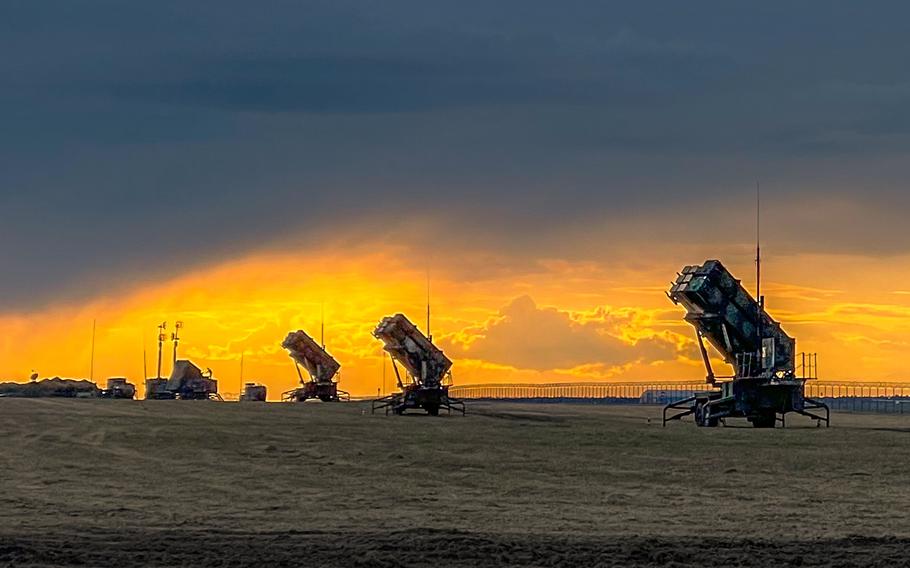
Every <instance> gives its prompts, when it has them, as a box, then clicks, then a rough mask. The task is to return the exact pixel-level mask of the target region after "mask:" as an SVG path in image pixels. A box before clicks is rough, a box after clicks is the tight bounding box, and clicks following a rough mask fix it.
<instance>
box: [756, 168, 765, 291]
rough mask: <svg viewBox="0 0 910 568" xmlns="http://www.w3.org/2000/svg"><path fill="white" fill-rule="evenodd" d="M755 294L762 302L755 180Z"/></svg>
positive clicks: (758, 188) (758, 192) (758, 194)
mask: <svg viewBox="0 0 910 568" xmlns="http://www.w3.org/2000/svg"><path fill="white" fill-rule="evenodd" d="M755 294H756V295H757V296H758V298H757V299H758V303H759V305H762V304H763V303H764V302H763V301H762V297H761V185H759V182H757V181H756V182H755Z"/></svg>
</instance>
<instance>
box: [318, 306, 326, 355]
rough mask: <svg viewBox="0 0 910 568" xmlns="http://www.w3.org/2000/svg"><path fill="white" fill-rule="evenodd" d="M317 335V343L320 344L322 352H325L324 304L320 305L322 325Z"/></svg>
mask: <svg viewBox="0 0 910 568" xmlns="http://www.w3.org/2000/svg"><path fill="white" fill-rule="evenodd" d="M319 333H320V337H319V342H320V343H322V350H323V351H325V302H323V303H322V324H321V326H320V331H319Z"/></svg>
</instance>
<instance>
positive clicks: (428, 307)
mask: <svg viewBox="0 0 910 568" xmlns="http://www.w3.org/2000/svg"><path fill="white" fill-rule="evenodd" d="M427 339H429V340H430V343H432V342H433V333H432V332H431V331H430V267H429V266H427Z"/></svg>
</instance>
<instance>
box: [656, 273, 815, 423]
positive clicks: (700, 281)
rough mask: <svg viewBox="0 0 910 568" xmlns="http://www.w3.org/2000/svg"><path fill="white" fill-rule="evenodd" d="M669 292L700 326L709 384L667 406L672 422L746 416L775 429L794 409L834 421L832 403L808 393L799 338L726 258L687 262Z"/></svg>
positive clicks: (666, 414)
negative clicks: (725, 372)
mask: <svg viewBox="0 0 910 568" xmlns="http://www.w3.org/2000/svg"><path fill="white" fill-rule="evenodd" d="M667 295H668V296H669V298H670V300H672V301H673V303H674V304H678V305H681V306H682V307H683V308H685V310H686V316H685V320H686V321H687V322H689V323H690V324H691V325H692V326H693V327H694V328H695V335H696V338H697V340H698V345H699V349H700V351H701V356H702V360H703V361H704V364H705V369H706V371H707V377H706V382H707V383H708V385H710V388H709V389H708V390H705V391H703V392H696V393H695V394H694V395H693V396H689V397H687V398H684V399H682V400H679V401H677V402H674V403H672V404H668V405H667V406H666V407H664V412H663V422H664V424H665V425H666V423H667V422H668V421H670V420H679V419H681V418H682V417H684V416H690V415H692V416H694V418H695V423H696V424H697V425H699V426H717V425H718V424H719V423H720V422H722V421H723V420H724V419H726V418H731V417H741V418H746V419H747V420H749V422H751V423H752V425H753V426H755V427H756V428H773V427H774V426H775V425H776V424H777V422H778V421H779V422H780V423H781V424H782V425H783V424H785V416H786V415H787V414H788V413H791V412H793V413H796V414H802V415H805V416H809V417H811V418H813V419H815V420H817V421H818V423H819V424H820V423H821V422H824V423H825V424H826V425H828V424H829V422H830V420H829V418H830V412H829V409H828V407H827V406H826V405H825V404H823V403H821V402H819V401H815V400H812V399H809V398H806V396H805V383H806V379H805V378H803V377H798V376H797V374H796V340H795V339H793V338H792V337H790V336H789V335H787V333H786V332H785V331H784V330H783V328H782V327H781V325H780V323H778V322H777V321H775V320H774V319H773V318H772V317H771V316H770V315H768V313H767V312H766V311H765V307H764V300H763V299H759V300H756V299H754V298H753V297H752V296H750V295H749V293H748V292H747V291H746V289H745V288H743V286H742V284H741V282H740V281H739V280H737V279H736V278H734V277H733V275H732V274H730V272H728V271H727V269H726V268H724V266H723V264H721V263H720V261H717V260H709V261H707V262H705V263H704V264H702V265H699V266H687V267H685V268H684V269H683V270H682V272H681V273H679V275H678V277H677V279H676V281H675V282H674V283H673V284H672V286H671V288H670V291H669V292H668V294H667ZM706 340H707V342H708V343H709V344H710V345H711V346H713V347H714V348H715V349H716V350H717V351H718V352H719V353H720V354H721V355H722V356H723V358H724V361H725V362H726V363H727V364H728V365H730V366H731V367H732V368H733V375H732V376H727V377H718V376H716V375H715V374H714V370H713V368H712V366H711V360H710V358H709V356H708V351H707V347H706V345H705V341H706ZM815 410H823V411H824V416H822V415H820V414H816V413H814V412H812V411H815Z"/></svg>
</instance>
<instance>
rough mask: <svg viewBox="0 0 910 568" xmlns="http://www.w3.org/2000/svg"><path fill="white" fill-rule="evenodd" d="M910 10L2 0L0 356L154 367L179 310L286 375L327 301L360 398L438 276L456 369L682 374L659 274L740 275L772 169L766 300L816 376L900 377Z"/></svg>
mask: <svg viewBox="0 0 910 568" xmlns="http://www.w3.org/2000/svg"><path fill="white" fill-rule="evenodd" d="M908 28H910V7H908V6H907V5H906V3H902V2H884V1H883V2H868V3H862V4H860V3H856V2H839V1H826V2H800V3H793V2H774V1H769V2H762V3H748V4H747V3H733V2H725V1H716V2H708V1H705V2H699V1H696V2H685V3H682V2H680V3H667V2H649V1H640V2H635V3H630V2H609V1H602V0H600V1H581V0H577V1H572V0H567V1H564V2H559V3H555V2H544V1H540V0H520V1H519V0H500V1H497V2H489V1H484V2H480V1H474V0H461V1H459V2H436V1H433V0H408V1H405V0H383V1H369V0H360V1H356V2H354V1H348V0H330V1H324V2H323V1H306V0H303V1H300V0H295V1H290V0H286V1H279V0H275V1H263V2H257V3H250V2H240V1H239V0H221V1H219V2H193V3H189V2H185V1H168V0H160V1H157V2H152V3H148V2H145V3H140V2H123V1H122V0H106V1H102V0H95V1H93V0H82V1H75V2H52V1H43V0H38V1H35V0H27V1H26V0H21V1H17V0H9V1H7V2H3V3H2V4H0V73H2V76H3V77H4V80H3V82H2V83H0V113H2V124H3V127H2V128H0V260H2V266H3V272H2V277H0V377H3V378H7V379H10V380H24V379H26V378H27V377H28V376H29V375H30V374H31V373H32V372H33V371H35V372H38V373H39V374H40V375H41V376H55V375H61V376H74V377H87V376H89V375H90V374H91V375H93V378H94V379H96V380H102V379H103V378H104V377H108V376H121V375H125V376H128V377H130V378H132V379H134V380H136V381H137V382H141V378H142V376H143V374H151V375H154V360H155V356H156V353H155V351H156V348H157V346H156V344H155V341H154V340H155V336H156V334H157V330H156V326H157V325H158V323H160V322H161V321H165V320H166V321H169V322H171V323H173V322H174V321H177V320H182V321H183V322H184V324H185V328H184V329H183V332H182V337H183V341H182V342H181V352H180V353H181V357H183V356H186V357H189V358H191V359H192V360H194V361H196V362H197V363H198V364H199V365H200V366H203V367H211V368H212V370H213V371H214V373H215V376H216V377H218V378H220V379H221V380H222V390H223V391H225V392H236V391H237V390H238V389H239V384H240V359H241V354H243V360H244V378H245V379H247V380H258V381H262V382H264V383H265V384H267V385H268V386H269V387H270V388H271V389H272V395H273V396H276V395H277V393H278V392H279V391H280V390H283V389H288V388H291V387H292V386H293V385H294V383H295V382H296V380H297V379H296V372H295V371H294V368H293V365H292V363H291V360H290V359H289V358H288V357H287V356H286V354H285V353H284V352H283V351H282V350H281V348H280V346H279V344H280V342H281V340H282V339H283V338H284V336H285V334H286V333H287V332H288V331H290V330H293V329H301V328H302V329H306V330H308V331H309V332H310V333H311V334H312V335H316V334H318V329H319V326H320V321H321V314H322V313H323V311H324V313H325V320H326V321H325V324H326V344H327V346H328V349H329V351H330V352H331V353H333V354H334V355H335V356H336V357H337V358H338V359H339V360H340V361H341V363H342V365H343V371H342V384H343V388H345V387H346V388H347V389H348V390H350V391H352V392H353V393H355V394H372V393H375V392H376V390H377V389H379V390H383V386H382V373H383V371H382V369H383V359H382V357H381V345H380V343H379V342H378V341H377V340H375V339H374V338H372V337H371V335H370V332H371V330H372V329H373V327H374V326H375V324H376V323H377V322H378V321H379V319H381V318H382V317H383V316H385V315H390V314H392V313H396V312H403V313H405V314H406V315H408V316H409V317H411V318H412V320H414V321H415V322H417V323H418V324H419V325H420V326H421V327H425V324H424V322H423V319H424V312H425V301H426V293H427V290H426V275H427V272H428V271H429V274H430V282H431V297H432V303H433V314H434V316H433V321H432V328H433V329H432V330H433V334H434V338H435V339H436V340H437V342H438V343H439V344H440V346H441V347H443V348H444V349H445V350H446V353H447V354H449V355H450V356H451V357H452V358H453V360H454V361H455V366H454V368H453V374H454V379H455V381H456V383H460V384H467V383H488V382H557V381H615V380H682V379H698V378H701V377H703V375H704V371H703V368H702V365H701V362H700V360H699V359H698V354H697V351H696V350H695V347H694V342H693V333H692V330H691V329H690V328H689V327H687V324H685V323H684V322H683V321H682V315H683V313H682V310H681V309H680V308H678V307H676V306H673V305H672V303H670V302H669V300H667V298H666V296H665V295H664V291H665V290H666V288H667V285H668V283H669V281H670V280H672V279H673V278H674V277H675V274H676V272H677V271H678V270H680V269H681V268H682V267H683V266H685V265H687V264H695V263H700V262H702V261H704V260H705V259H708V258H719V259H721V260H723V261H724V262H725V264H727V265H728V266H729V267H730V268H731V269H732V270H733V271H734V273H736V274H737V275H739V276H740V277H741V278H742V279H743V281H744V283H745V284H746V285H747V287H752V286H753V284H754V279H753V277H752V274H753V268H752V264H751V263H752V259H753V256H754V251H753V248H754V241H755V230H756V227H755V204H754V203H755V185H756V183H757V182H758V183H760V184H761V188H762V196H763V197H762V200H763V222H762V241H763V249H764V251H765V275H766V282H765V284H766V285H765V287H764V290H765V293H766V295H767V297H768V308H769V311H771V313H772V315H774V316H775V317H777V318H778V319H779V320H781V321H782V322H783V323H784V326H785V329H786V330H787V331H788V332H790V334H791V335H794V336H796V337H797V340H798V342H799V344H798V347H799V350H800V351H810V352H818V353H819V365H820V369H819V370H820V373H821V375H822V377H823V378H825V379H831V380H847V379H849V380H869V381H886V380H887V381H896V380H902V379H906V378H907V376H906V373H905V371H904V365H903V364H902V362H903V360H904V357H905V356H906V355H907V353H908V349H910V345H908V340H907V337H910V334H908V331H910V324H908V321H910V281H908V279H907V277H908V276H910V232H908V231H907V230H906V222H905V219H904V217H905V212H906V211H907V210H908V209H910V192H907V191H906V188H905V180H906V179H908V176H907V174H908V171H907V170H908V169H910V161H908V160H907V153H908V149H910V105H908V102H910V69H908V67H907V66H906V61H905V59H906V53H907V47H908V45H907V43H908V40H907V38H908V37H910V33H908V32H910V29H908ZM93 321H95V322H96V326H97V332H96V339H95V343H96V347H95V358H94V368H93V369H92V361H91V355H90V353H91V334H92V325H93ZM143 351H145V355H143ZM165 359H166V360H167V359H169V357H168V356H165ZM167 367H168V366H167V365H166V368H165V372H166V373H167V372H168V371H169V369H168V368H167ZM388 388H389V387H388V385H386V390H388Z"/></svg>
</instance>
